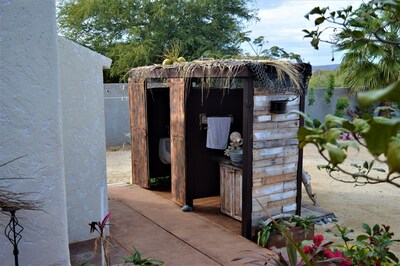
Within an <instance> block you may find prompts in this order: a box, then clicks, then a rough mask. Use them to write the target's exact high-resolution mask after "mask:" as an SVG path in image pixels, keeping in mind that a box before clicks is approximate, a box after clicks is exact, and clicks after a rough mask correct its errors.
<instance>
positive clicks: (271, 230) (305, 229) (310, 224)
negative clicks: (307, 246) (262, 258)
mask: <svg viewBox="0 0 400 266" xmlns="http://www.w3.org/2000/svg"><path fill="white" fill-rule="evenodd" d="M274 220H275V221H276V222H277V224H278V225H279V226H280V227H282V228H284V229H286V230H287V231H288V232H289V233H290V234H291V236H292V237H293V239H294V240H295V241H296V242H301V241H303V240H310V239H312V237H313V236H314V221H313V217H312V216H310V217H306V218H302V217H300V216H297V215H288V214H279V215H277V216H275V217H274ZM257 244H258V245H260V246H262V247H266V248H271V247H273V246H275V247H276V248H281V247H285V246H286V245H287V239H286V237H285V236H284V235H283V234H282V233H281V230H279V228H277V226H276V224H274V223H272V220H271V219H267V220H266V221H261V222H260V223H259V231H258V232H257Z"/></svg>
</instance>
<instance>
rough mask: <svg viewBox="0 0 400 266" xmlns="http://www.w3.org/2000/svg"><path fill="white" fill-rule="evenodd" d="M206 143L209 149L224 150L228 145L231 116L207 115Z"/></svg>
mask: <svg viewBox="0 0 400 266" xmlns="http://www.w3.org/2000/svg"><path fill="white" fill-rule="evenodd" d="M207 124H208V125H207V126H208V130H207V144H206V147H207V148H209V149H217V150H225V149H226V146H227V145H228V137H229V130H230V127H231V117H230V116H228V117H207Z"/></svg>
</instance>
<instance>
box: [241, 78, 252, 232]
mask: <svg viewBox="0 0 400 266" xmlns="http://www.w3.org/2000/svg"><path fill="white" fill-rule="evenodd" d="M253 106H254V88H253V79H252V78H246V79H244V80H243V177H242V178H243V183H242V184H243V187H242V197H243V198H242V236H244V237H246V238H248V239H250V238H251V237H252V235H251V224H252V216H251V213H252V188H253Z"/></svg>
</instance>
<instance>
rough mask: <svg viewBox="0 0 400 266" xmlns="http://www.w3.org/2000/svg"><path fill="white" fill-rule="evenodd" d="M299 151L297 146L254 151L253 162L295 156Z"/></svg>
mask: <svg viewBox="0 0 400 266" xmlns="http://www.w3.org/2000/svg"><path fill="white" fill-rule="evenodd" d="M298 149H299V148H298V147H297V146H295V145H292V146H284V147H276V148H263V149H253V157H254V159H253V161H259V160H265V159H270V158H276V157H286V156H290V155H295V154H297V152H298Z"/></svg>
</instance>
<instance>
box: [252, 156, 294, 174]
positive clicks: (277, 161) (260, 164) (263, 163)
mask: <svg viewBox="0 0 400 266" xmlns="http://www.w3.org/2000/svg"><path fill="white" fill-rule="evenodd" d="M297 160H298V156H297V155H291V156H286V157H277V158H271V159H266V160H260V161H254V162H253V170H255V169H259V168H262V169H264V168H266V167H269V166H272V165H283V164H287V163H294V162H297ZM253 173H254V172H253Z"/></svg>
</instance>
